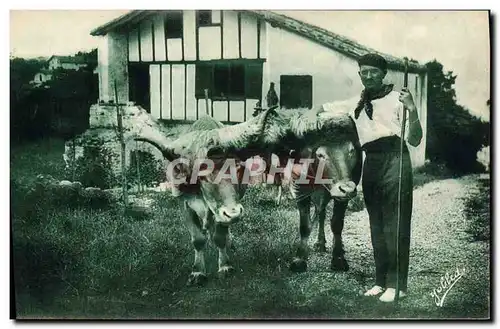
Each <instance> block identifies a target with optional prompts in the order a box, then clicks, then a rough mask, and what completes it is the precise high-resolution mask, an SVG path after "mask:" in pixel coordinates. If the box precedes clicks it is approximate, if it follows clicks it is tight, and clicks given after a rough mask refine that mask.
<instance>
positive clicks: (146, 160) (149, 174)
mask: <svg viewBox="0 0 500 329" xmlns="http://www.w3.org/2000/svg"><path fill="white" fill-rule="evenodd" d="M137 160H139V161H138V162H139V163H137ZM137 167H139V173H138V172H137ZM139 178H140V180H139ZM166 179H167V178H166V173H165V170H163V161H160V160H157V159H156V158H155V157H154V156H153V155H152V154H151V153H149V152H144V151H132V152H131V153H130V166H129V167H128V169H127V182H129V183H131V184H134V183H135V184H138V183H140V184H141V185H145V186H151V185H152V183H153V182H157V183H159V182H164V181H165V180H166Z"/></svg>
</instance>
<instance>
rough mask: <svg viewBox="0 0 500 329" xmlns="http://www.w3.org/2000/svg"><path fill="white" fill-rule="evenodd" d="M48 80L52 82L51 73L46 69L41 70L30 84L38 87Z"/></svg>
mask: <svg viewBox="0 0 500 329" xmlns="http://www.w3.org/2000/svg"><path fill="white" fill-rule="evenodd" d="M50 80H52V72H51V71H49V70H47V69H41V70H40V72H38V73H37V74H35V77H34V78H33V80H31V81H30V83H31V84H33V85H35V86H40V85H42V84H44V83H45V82H47V81H50Z"/></svg>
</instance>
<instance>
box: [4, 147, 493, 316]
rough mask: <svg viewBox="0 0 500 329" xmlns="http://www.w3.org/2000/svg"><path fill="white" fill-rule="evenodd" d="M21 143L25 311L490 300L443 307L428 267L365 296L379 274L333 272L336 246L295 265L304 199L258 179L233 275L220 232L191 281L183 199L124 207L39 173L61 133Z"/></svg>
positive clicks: (223, 311)
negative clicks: (402, 286) (378, 295)
mask: <svg viewBox="0 0 500 329" xmlns="http://www.w3.org/2000/svg"><path fill="white" fill-rule="evenodd" d="M12 151H13V154H12V156H11V168H12V177H11V200H12V203H11V214H12V230H13V246H12V248H13V254H14V278H15V288H16V312H17V315H18V317H19V318H54V317H56V318H87V319H88V318H93V319H96V318H97V319H103V318H120V319H123V318H129V319H130V318H140V319H145V318H147V319H156V318H163V319H166V318H167V319H190V318H194V319H231V318H238V319H241V318H267V319H271V318H273V319H281V318H288V319H289V318H296V319H299V318H300V319H304V318H316V319H321V318H330V319H331V318H336V319H342V318H394V317H404V318H408V317H410V318H411V317H426V318H448V317H461V316H464V315H469V316H472V317H477V316H479V315H481V314H482V313H481V312H482V308H481V307H480V308H478V309H476V308H468V309H464V308H460V307H451V306H450V307H444V308H437V307H435V306H434V305H433V304H432V303H431V302H429V300H427V299H428V298H427V297H425V296H427V295H428V291H427V290H426V289H428V278H425V277H420V276H417V277H414V278H411V280H413V281H412V282H411V285H412V286H414V287H415V291H416V292H417V293H416V295H418V296H421V297H420V298H415V299H414V300H412V301H408V302H407V303H402V304H401V306H400V308H399V309H397V310H395V309H393V306H391V305H381V304H380V303H374V301H372V300H366V299H365V298H363V297H361V296H359V295H358V292H359V291H360V290H361V289H363V286H364V284H365V283H366V282H367V280H371V279H372V278H371V276H370V275H371V274H368V273H367V271H368V270H367V266H364V265H359V264H351V265H354V268H353V269H352V270H351V271H350V272H348V273H332V272H330V271H329V270H328V263H329V259H330V258H329V254H323V255H317V254H316V255H313V256H312V257H314V258H315V260H316V265H314V264H313V265H312V266H311V267H310V269H309V270H308V272H306V273H302V274H295V273H291V272H290V271H289V270H288V265H289V262H290V260H291V259H292V257H293V254H294V250H295V243H296V242H297V239H298V215H297V210H296V208H295V206H294V203H293V201H291V200H286V199H285V200H283V204H282V206H280V207H275V206H274V205H273V203H272V197H271V195H270V193H269V191H268V190H266V189H265V188H264V187H260V186H259V187H255V188H252V189H249V190H248V191H247V194H246V196H245V199H244V204H245V207H247V208H248V209H252V211H249V212H247V216H246V217H245V220H243V221H241V222H240V223H238V224H237V225H235V226H234V227H233V231H232V233H233V236H234V237H235V239H234V245H235V248H236V250H235V251H234V252H232V254H231V256H232V259H233V260H234V265H235V268H236V269H237V272H236V273H235V275H234V276H233V277H231V278H227V279H221V278H219V277H217V275H216V270H217V269H216V256H217V252H216V250H215V248H214V247H213V244H212V245H210V246H209V248H208V252H207V270H208V274H209V281H208V283H207V285H206V286H205V287H202V288H199V287H187V286H186V285H185V284H186V281H187V277H188V275H189V273H190V270H191V265H192V262H193V258H194V254H193V251H192V247H191V244H190V237H189V234H188V233H187V230H186V228H185V226H184V223H183V221H182V214H181V212H180V207H179V205H178V202H177V200H175V199H173V198H171V197H170V196H169V195H168V194H147V193H146V194H144V195H143V197H147V198H150V199H152V200H153V203H152V211H151V213H152V214H154V216H146V217H141V218H140V219H138V217H136V216H129V215H127V214H125V215H124V214H122V213H121V211H120V210H119V208H118V207H116V204H115V203H114V202H112V200H107V199H106V200H101V201H100V202H99V203H96V202H94V201H95V200H94V199H92V198H88V197H87V198H86V197H85V196H82V195H80V194H77V193H67V192H68V191H65V192H64V193H61V192H60V190H58V189H50V188H47V186H46V185H44V184H40V183H39V180H37V178H36V176H37V175H38V174H43V175H52V176H53V177H55V178H58V179H62V177H60V173H61V163H62V162H63V161H62V151H63V149H62V143H61V142H58V141H43V142H39V143H37V144H35V145H28V146H25V147H24V148H22V149H20V148H18V149H13V150H12ZM33 168H36V172H35V171H34V170H33ZM362 203H363V202H362V197H359V199H357V200H355V201H354V203H351V205H350V208H349V211H348V214H350V213H352V212H354V211H357V210H360V209H359V208H360V204H362ZM481 205H483V204H481ZM330 215H331V205H329V207H328V209H327V216H330ZM311 237H312V238H311V240H314V235H311ZM345 238H346V239H348V238H349V237H348V236H346V237H345ZM313 242H314V241H313ZM354 252H359V253H361V254H362V255H363V257H367V258H370V257H371V252H370V250H368V249H366V248H360V250H356V251H353V250H351V251H350V253H351V257H353V253H354Z"/></svg>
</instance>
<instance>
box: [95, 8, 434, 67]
mask: <svg viewBox="0 0 500 329" xmlns="http://www.w3.org/2000/svg"><path fill="white" fill-rule="evenodd" d="M156 12H158V11H148V10H132V11H130V12H129V13H126V14H124V15H122V16H120V17H118V18H116V19H114V20H112V21H110V22H108V23H106V24H104V25H101V26H99V27H97V28H95V29H93V30H92V31H91V32H90V34H91V35H93V36H98V35H106V34H107V33H108V32H110V31H113V30H116V29H118V28H120V27H122V26H124V25H126V24H135V23H137V22H139V21H141V20H142V19H144V18H145V17H147V16H149V15H152V14H154V13H156ZM242 12H245V13H247V14H249V15H253V16H256V17H258V18H261V19H263V20H265V21H266V22H268V23H270V24H271V26H272V27H277V28H281V29H283V30H286V31H288V32H291V33H295V34H298V35H300V36H302V37H304V38H306V39H308V40H311V41H314V42H316V43H319V44H321V45H323V46H325V47H327V48H330V49H332V50H335V51H338V52H339V53H342V54H344V55H345V56H347V57H350V58H352V59H354V60H357V59H358V58H359V57H361V56H363V55H365V54H367V53H377V54H379V55H381V56H383V57H384V58H385V59H386V60H387V64H388V68H389V69H392V70H398V71H403V70H404V59H403V58H399V57H395V56H392V55H389V54H384V53H382V52H380V51H377V50H375V49H372V48H369V47H366V46H364V45H362V44H360V43H358V42H356V41H354V40H352V39H349V38H346V37H344V36H341V35H338V34H335V33H333V32H331V31H329V30H326V29H324V28H321V27H318V26H315V25H312V24H309V23H306V22H303V21H300V20H297V19H295V18H292V17H289V16H286V15H282V14H278V13H275V12H272V11H267V10H242ZM408 71H409V72H412V73H420V72H426V71H427V69H426V67H425V65H421V64H419V63H418V62H417V61H415V60H409V61H408Z"/></svg>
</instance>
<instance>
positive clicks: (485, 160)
mask: <svg viewBox="0 0 500 329" xmlns="http://www.w3.org/2000/svg"><path fill="white" fill-rule="evenodd" d="M476 158H477V162H479V163H480V164H482V165H483V166H484V170H486V172H489V171H490V147H489V146H483V148H482V149H481V150H479V151H478V152H477V155H476Z"/></svg>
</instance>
